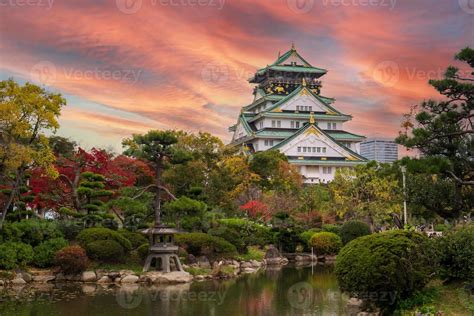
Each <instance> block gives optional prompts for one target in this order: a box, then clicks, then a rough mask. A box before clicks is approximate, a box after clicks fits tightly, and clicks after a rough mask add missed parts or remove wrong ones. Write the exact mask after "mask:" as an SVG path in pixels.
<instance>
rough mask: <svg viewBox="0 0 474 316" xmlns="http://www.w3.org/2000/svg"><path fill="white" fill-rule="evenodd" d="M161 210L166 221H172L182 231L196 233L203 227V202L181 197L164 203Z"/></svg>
mask: <svg viewBox="0 0 474 316" xmlns="http://www.w3.org/2000/svg"><path fill="white" fill-rule="evenodd" d="M163 210H164V216H165V217H166V219H167V220H168V221H174V222H175V223H176V226H177V227H180V228H182V229H184V230H187V231H196V230H201V229H203V228H204V226H205V225H204V221H203V219H204V216H205V214H206V210H207V205H206V203H204V202H201V201H196V200H193V199H190V198H188V197H186V196H182V197H180V198H179V199H177V200H175V201H171V202H168V203H166V204H165V205H164V207H163Z"/></svg>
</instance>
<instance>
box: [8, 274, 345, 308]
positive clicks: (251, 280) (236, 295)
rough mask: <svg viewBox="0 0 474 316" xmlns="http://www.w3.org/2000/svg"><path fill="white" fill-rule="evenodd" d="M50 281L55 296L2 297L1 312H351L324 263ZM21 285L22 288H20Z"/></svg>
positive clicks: (49, 288) (49, 286)
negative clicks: (186, 279)
mask: <svg viewBox="0 0 474 316" xmlns="http://www.w3.org/2000/svg"><path fill="white" fill-rule="evenodd" d="M312 270H313V273H312ZM51 287H52V285H47V286H46V287H45V288H44V291H45V292H44V293H53V294H54V295H53V296H52V297H54V299H52V300H51V301H47V302H43V303H39V302H36V301H35V302H30V303H28V300H26V299H24V300H21V302H22V303H21V304H18V302H11V303H12V304H10V305H5V304H8V302H2V303H1V304H0V314H2V308H4V307H5V306H7V308H8V309H7V311H8V313H4V314H5V315H10V314H12V315H33V314H36V315H62V314H65V315H73V316H74V315H91V316H95V315H104V311H107V313H106V314H107V315H117V316H118V315H185V316H187V315H190V316H191V315H192V316H195V315H211V316H212V315H224V316H234V315H303V314H311V315H345V314H346V313H345V305H346V300H345V298H344V297H343V296H341V295H340V293H339V290H338V287H337V282H336V278H335V275H334V274H333V272H332V269H331V268H328V267H321V266H314V267H313V269H311V267H309V268H305V269H295V268H294V267H283V268H282V269H267V270H266V271H261V272H258V273H255V274H248V275H245V276H242V277H239V278H237V279H231V280H227V281H215V280H212V281H204V282H194V283H192V284H179V285H168V286H165V285H161V286H140V285H137V284H133V285H128V286H125V285H123V286H120V287H118V286H117V285H115V284H110V285H95V284H84V285H82V286H81V285H77V284H75V285H67V286H62V285H54V286H53V288H51ZM11 291H13V290H11ZM16 291H17V294H18V291H20V290H18V289H17V290H16ZM291 291H293V292H294V293H293V292H291ZM1 293H3V292H0V294H1ZM48 295H49V294H48ZM218 295H219V296H218ZM308 299H309V301H308ZM308 302H309V303H311V304H307V303H308ZM2 315H3V314H2Z"/></svg>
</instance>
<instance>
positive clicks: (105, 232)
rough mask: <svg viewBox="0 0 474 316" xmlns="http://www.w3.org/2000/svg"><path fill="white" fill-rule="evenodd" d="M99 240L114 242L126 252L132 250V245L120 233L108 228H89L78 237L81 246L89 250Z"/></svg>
mask: <svg viewBox="0 0 474 316" xmlns="http://www.w3.org/2000/svg"><path fill="white" fill-rule="evenodd" d="M99 240H113V241H115V242H117V243H118V244H119V245H121V246H122V247H123V249H124V250H126V251H129V250H131V249H132V244H131V243H130V241H129V240H128V239H127V238H125V237H124V236H123V235H121V234H120V233H118V232H116V231H115V230H111V229H108V228H88V229H84V230H83V231H81V232H80V233H79V235H78V236H77V241H78V242H79V244H80V245H81V246H82V247H84V248H86V249H87V245H88V244H90V243H92V242H95V241H99Z"/></svg>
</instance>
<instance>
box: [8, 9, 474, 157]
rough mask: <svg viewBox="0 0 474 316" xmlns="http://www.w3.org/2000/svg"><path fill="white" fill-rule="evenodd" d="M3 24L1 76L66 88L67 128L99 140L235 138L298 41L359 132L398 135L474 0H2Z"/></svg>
mask: <svg viewBox="0 0 474 316" xmlns="http://www.w3.org/2000/svg"><path fill="white" fill-rule="evenodd" d="M0 25H1V34H0V77H1V79H7V78H10V77H13V78H14V79H16V80H17V81H19V82H22V83H23V82H25V81H33V82H35V83H38V84H41V85H44V86H46V87H47V88H48V89H49V90H52V91H58V92H61V93H62V94H63V95H64V96H65V97H66V99H67V101H68V105H67V107H66V108H64V110H63V113H62V116H61V119H60V122H61V128H60V130H59V132H58V133H59V134H60V135H62V136H67V137H71V138H73V139H75V140H76V141H78V142H79V143H80V144H81V145H82V146H84V147H87V148H90V147H92V146H99V147H112V148H114V149H116V150H120V141H121V139H122V138H124V137H128V136H130V135H131V134H132V133H139V132H145V131H147V130H149V129H184V130H189V131H198V130H202V131H208V132H211V133H213V134H215V135H217V136H219V137H221V138H222V139H223V140H224V141H229V139H230V137H231V134H230V133H229V132H228V131H227V128H228V126H229V125H232V124H233V123H235V121H236V118H237V114H238V113H239V111H240V108H241V107H242V106H245V105H247V104H249V103H250V102H251V101H252V94H251V92H252V85H250V84H249V83H248V82H247V79H248V78H249V77H250V76H251V75H252V74H253V73H254V72H255V70H256V69H257V68H261V67H264V66H265V65H267V64H270V63H272V62H273V61H274V60H275V59H276V57H277V55H278V51H281V52H282V53H284V52H285V51H287V50H288V49H289V48H290V47H291V43H292V42H294V43H295V46H296V48H297V50H298V52H299V53H300V54H301V55H302V56H303V57H305V58H306V60H308V61H309V62H310V63H312V64H313V66H316V67H321V68H325V69H328V70H329V72H328V74H327V75H326V76H324V77H323V78H322V81H323V89H322V92H321V94H322V95H324V96H328V97H334V98H336V103H335V106H336V107H337V108H338V109H339V110H341V111H342V112H344V113H347V114H351V115H353V120H352V121H351V122H350V123H348V125H347V129H348V130H350V131H353V132H355V133H360V134H363V135H366V136H386V137H395V136H396V135H397V133H398V130H399V125H400V121H401V115H402V114H403V113H406V112H407V111H408V110H409V107H410V106H411V105H414V104H416V103H419V102H420V101H422V100H423V99H426V98H429V97H435V98H436V97H438V95H437V94H436V93H435V91H434V90H433V89H432V88H431V87H430V86H429V85H428V84H427V81H428V80H429V79H430V78H436V77H440V76H441V75H442V73H443V71H444V69H445V68H446V67H447V66H448V65H449V64H456V63H455V62H454V61H453V55H454V54H455V53H456V52H457V51H459V49H461V48H463V47H466V46H474V0H116V1H115V0H90V1H84V0H82V1H75V0H2V1H1V2H0Z"/></svg>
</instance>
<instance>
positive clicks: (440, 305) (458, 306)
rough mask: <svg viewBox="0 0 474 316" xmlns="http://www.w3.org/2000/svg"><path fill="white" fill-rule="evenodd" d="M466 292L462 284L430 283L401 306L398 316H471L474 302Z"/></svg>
mask: <svg viewBox="0 0 474 316" xmlns="http://www.w3.org/2000/svg"><path fill="white" fill-rule="evenodd" d="M469 295H470V294H469V293H467V292H466V291H465V290H464V285H463V284H462V283H452V284H447V285H445V284H443V283H442V281H440V280H434V281H432V282H430V283H429V284H428V285H427V286H426V288H425V289H423V290H422V291H420V292H419V293H417V294H415V295H414V296H413V297H412V298H410V299H408V300H405V301H403V302H402V303H401V304H400V309H401V310H399V311H398V313H397V314H398V315H415V314H416V313H418V312H419V313H421V314H424V315H435V314H436V313H437V312H442V313H443V315H446V316H448V315H453V316H454V315H455V316H464V315H466V316H471V315H473V314H474V301H473V299H472V297H470V296H469Z"/></svg>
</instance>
